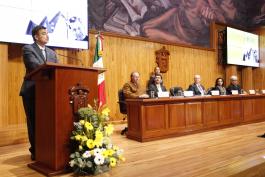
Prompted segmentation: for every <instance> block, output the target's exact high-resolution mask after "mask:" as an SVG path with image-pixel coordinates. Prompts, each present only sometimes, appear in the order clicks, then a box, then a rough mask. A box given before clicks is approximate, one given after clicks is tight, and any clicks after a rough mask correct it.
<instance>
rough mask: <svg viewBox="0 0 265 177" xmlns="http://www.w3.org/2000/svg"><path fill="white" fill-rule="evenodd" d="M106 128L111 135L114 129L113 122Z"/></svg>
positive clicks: (106, 131) (108, 134)
mask: <svg viewBox="0 0 265 177" xmlns="http://www.w3.org/2000/svg"><path fill="white" fill-rule="evenodd" d="M104 129H105V133H106V135H107V136H110V135H111V134H112V133H113V130H114V128H113V125H112V124H109V125H108V126H105V127H104Z"/></svg>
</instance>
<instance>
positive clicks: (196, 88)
mask: <svg viewBox="0 0 265 177" xmlns="http://www.w3.org/2000/svg"><path fill="white" fill-rule="evenodd" d="M201 87H202V89H203V91H204V95H205V94H206V93H205V88H204V86H203V85H201ZM188 91H193V93H194V95H201V94H202V93H201V92H200V90H199V88H198V87H197V85H196V84H191V85H190V86H189V88H188Z"/></svg>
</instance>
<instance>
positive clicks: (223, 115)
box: [218, 100, 231, 124]
mask: <svg viewBox="0 0 265 177" xmlns="http://www.w3.org/2000/svg"><path fill="white" fill-rule="evenodd" d="M218 107H219V120H220V123H222V124H228V123H230V121H231V120H230V118H231V101H230V100H224V101H220V102H219V103H218Z"/></svg>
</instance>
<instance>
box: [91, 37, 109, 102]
mask: <svg viewBox="0 0 265 177" xmlns="http://www.w3.org/2000/svg"><path fill="white" fill-rule="evenodd" d="M96 40H97V42H96V48H95V55H94V63H93V67H98V68H103V58H102V53H103V43H102V42H103V36H102V35H100V34H98V35H96ZM98 103H99V105H98V106H99V107H101V106H102V105H104V104H106V94H105V75H104V73H101V74H99V75H98Z"/></svg>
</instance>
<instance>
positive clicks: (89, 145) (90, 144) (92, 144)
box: [86, 139, 94, 149]
mask: <svg viewBox="0 0 265 177" xmlns="http://www.w3.org/2000/svg"><path fill="white" fill-rule="evenodd" d="M86 145H87V147H88V148H89V149H92V148H94V142H93V140H92V139H88V140H87V141H86Z"/></svg>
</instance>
